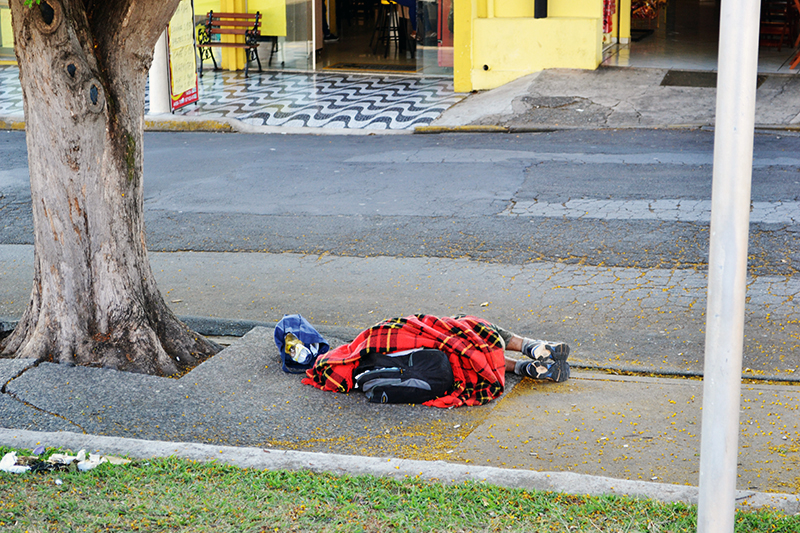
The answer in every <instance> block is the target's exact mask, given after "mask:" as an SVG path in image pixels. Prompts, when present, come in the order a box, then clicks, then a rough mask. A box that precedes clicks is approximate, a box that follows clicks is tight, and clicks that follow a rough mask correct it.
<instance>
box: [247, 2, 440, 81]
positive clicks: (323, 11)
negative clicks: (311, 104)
mask: <svg viewBox="0 0 800 533" xmlns="http://www.w3.org/2000/svg"><path fill="white" fill-rule="evenodd" d="M250 3H252V2H250ZM248 5H249V4H248ZM312 21H314V22H313V23H312ZM285 24H286V35H285V36H280V37H278V41H277V47H276V52H274V53H273V54H272V55H273V58H272V61H271V64H270V67H271V68H279V69H285V70H301V71H309V70H316V71H323V70H324V71H339V72H359V73H368V72H374V73H383V74H406V75H416V76H447V77H452V75H453V16H452V0H396V1H395V0H324V1H323V0H316V1H315V0H294V1H293V0H287V1H286V22H285ZM268 46H271V45H268V44H267V43H265V45H262V47H261V49H260V50H261V52H260V54H261V56H262V57H269V55H270V52H271V51H272V50H271V48H268Z"/></svg>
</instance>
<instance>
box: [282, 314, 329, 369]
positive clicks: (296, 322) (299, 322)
mask: <svg viewBox="0 0 800 533" xmlns="http://www.w3.org/2000/svg"><path fill="white" fill-rule="evenodd" d="M287 333H291V334H292V335H294V336H295V337H297V338H298V339H299V340H300V342H302V343H303V344H304V345H305V346H306V347H307V348H309V349H310V350H311V356H310V357H309V358H308V359H307V360H305V361H303V362H297V361H295V360H294V359H292V356H291V355H290V354H288V353H286V334H287ZM315 344H316V345H317V346H316V349H314V345H315ZM275 345H276V346H277V347H278V351H279V352H280V354H281V363H282V365H283V371H284V372H288V373H290V374H302V373H303V372H305V371H306V370H308V369H309V368H311V367H312V366H314V362H315V361H316V360H317V356H319V355H322V354H324V353H325V352H327V351H328V349H329V348H330V346H329V345H328V343H327V342H326V341H325V339H324V338H323V337H322V335H320V334H319V332H318V331H317V330H316V329H314V326H312V325H311V324H310V323H309V321H308V320H306V319H305V318H303V317H302V316H300V315H284V316H283V318H282V319H281V320H280V321H279V322H278V323H277V324H276V325H275Z"/></svg>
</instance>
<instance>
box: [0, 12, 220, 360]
mask: <svg viewBox="0 0 800 533" xmlns="http://www.w3.org/2000/svg"><path fill="white" fill-rule="evenodd" d="M178 2H179V0H155V1H154V0H120V1H114V0H83V1H80V0H41V3H40V4H39V5H36V4H34V5H33V6H32V7H26V6H24V1H23V0H11V1H10V2H9V4H10V7H11V12H12V22H13V28H14V39H15V51H16V54H17V59H18V62H19V67H20V82H21V86H22V91H23V95H24V106H25V120H26V134H27V143H28V162H29V168H30V176H31V199H32V202H33V222H34V244H35V272H34V283H33V290H32V293H31V300H30V303H29V305H28V308H27V310H26V311H25V313H24V314H23V316H22V318H21V319H20V322H19V325H18V326H17V328H16V329H15V330H14V332H13V333H12V334H11V335H10V336H9V337H7V338H6V339H5V340H4V341H3V345H0V349H2V353H3V354H4V355H14V356H16V357H25V358H36V359H39V360H47V361H54V362H59V363H72V364H79V365H91V366H102V367H110V368H116V369H119V370H128V371H133V372H142V373H147V374H157V375H170V374H175V373H178V372H181V371H184V370H186V369H188V368H190V367H192V366H194V365H195V364H197V362H198V361H199V360H201V359H202V358H204V357H206V356H209V355H211V354H213V353H215V352H216V351H217V350H218V349H219V347H218V346H216V345H215V344H214V343H211V342H209V341H207V340H206V339H204V338H202V337H200V336H199V335H197V334H196V333H194V332H192V331H190V330H189V329H188V328H187V327H186V326H185V325H183V324H182V323H181V322H180V321H178V319H177V318H176V317H175V315H174V314H173V313H172V311H171V310H170V309H169V308H168V307H167V305H166V304H165V302H164V300H163V298H162V297H161V294H160V293H159V291H158V288H157V287H156V283H155V280H154V279H153V274H152V272H151V269H150V262H149V260H148V257H147V249H146V245H145V233H144V220H143V211H144V207H143V206H144V200H143V192H142V160H143V157H142V153H143V152H142V140H143V129H144V102H145V86H146V80H147V72H148V69H149V67H150V63H151V62H152V58H153V48H154V46H155V43H156V40H157V39H158V36H159V35H160V34H161V32H162V31H163V30H164V28H165V27H166V25H167V23H168V21H169V18H170V17H171V15H172V13H173V12H174V11H175V8H176V7H177V5H178Z"/></svg>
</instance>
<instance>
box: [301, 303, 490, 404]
mask: <svg viewBox="0 0 800 533" xmlns="http://www.w3.org/2000/svg"><path fill="white" fill-rule="evenodd" d="M413 348H436V349H437V350H441V351H443V352H444V353H446V354H447V356H448V358H449V359H450V365H451V366H452V367H453V376H454V378H455V386H454V387H453V391H452V392H451V393H450V394H448V395H447V396H442V397H440V398H436V399H434V400H430V401H428V402H425V404H424V405H429V406H433V407H459V406H461V405H482V404H485V403H487V402H489V401H491V400H493V399H494V398H497V397H498V396H500V395H501V394H503V390H504V386H505V358H504V351H503V342H502V340H501V339H500V337H499V335H498V334H497V332H496V331H495V330H494V329H493V328H491V327H490V326H489V323H488V322H486V321H483V320H481V319H479V318H475V317H471V316H467V317H463V318H458V319H456V318H449V317H443V318H439V317H435V316H431V315H413V316H408V317H404V318H392V319H389V320H384V321H383V322H380V323H379V324H376V325H375V326H373V327H371V328H369V329H367V330H365V331H363V332H362V333H360V334H359V335H358V337H356V338H355V340H354V341H353V342H351V343H350V344H345V345H343V346H339V347H338V348H336V349H334V350H332V351H330V352H328V353H326V354H323V355H321V356H319V358H317V362H316V363H315V364H314V367H313V368H311V369H309V370H307V371H306V377H305V378H303V383H304V384H306V385H312V386H314V387H317V388H318V389H322V390H327V391H334V392H349V391H350V390H351V389H352V388H353V374H354V372H355V370H356V368H358V364H359V361H360V359H361V356H362V355H365V354H368V353H371V352H374V353H394V352H399V351H402V350H411V349H413Z"/></svg>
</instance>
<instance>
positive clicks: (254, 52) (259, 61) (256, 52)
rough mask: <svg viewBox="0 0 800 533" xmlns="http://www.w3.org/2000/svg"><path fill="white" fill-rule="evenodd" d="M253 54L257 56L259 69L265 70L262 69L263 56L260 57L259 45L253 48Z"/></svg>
mask: <svg viewBox="0 0 800 533" xmlns="http://www.w3.org/2000/svg"><path fill="white" fill-rule="evenodd" d="M253 54H254V55H255V56H256V63H258V71H259V72H263V71H262V70H261V58H259V57H258V46H256V47H255V48H253Z"/></svg>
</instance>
